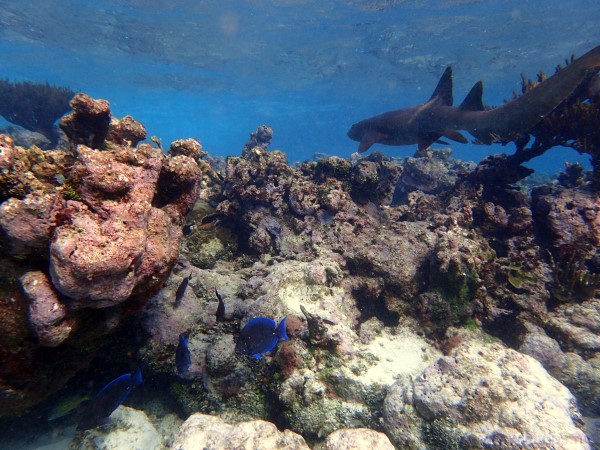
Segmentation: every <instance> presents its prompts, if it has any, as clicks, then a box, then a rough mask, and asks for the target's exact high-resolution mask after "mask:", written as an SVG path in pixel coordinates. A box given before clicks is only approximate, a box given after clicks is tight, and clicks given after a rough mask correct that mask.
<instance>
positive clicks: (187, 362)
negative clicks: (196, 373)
mask: <svg viewBox="0 0 600 450" xmlns="http://www.w3.org/2000/svg"><path fill="white" fill-rule="evenodd" d="M175 365H176V366H177V373H178V374H179V375H184V374H185V373H186V372H187V371H188V369H189V368H190V366H191V365H192V354H191V353H190V349H189V348H188V338H186V337H183V335H182V334H180V335H179V344H178V345H177V350H176V351H175Z"/></svg>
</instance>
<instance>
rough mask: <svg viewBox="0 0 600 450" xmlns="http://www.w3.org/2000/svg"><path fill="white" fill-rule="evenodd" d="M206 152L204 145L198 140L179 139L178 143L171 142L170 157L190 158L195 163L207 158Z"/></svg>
mask: <svg viewBox="0 0 600 450" xmlns="http://www.w3.org/2000/svg"><path fill="white" fill-rule="evenodd" d="M207 154H208V153H206V152H205V151H204V150H202V144H200V142H199V141H198V140H196V139H193V138H190V139H178V140H176V141H173V142H171V147H170V148H169V155H170V156H179V155H184V156H189V157H190V158H192V159H193V160H195V161H198V160H200V159H201V158H203V157H204V156H206V155H207Z"/></svg>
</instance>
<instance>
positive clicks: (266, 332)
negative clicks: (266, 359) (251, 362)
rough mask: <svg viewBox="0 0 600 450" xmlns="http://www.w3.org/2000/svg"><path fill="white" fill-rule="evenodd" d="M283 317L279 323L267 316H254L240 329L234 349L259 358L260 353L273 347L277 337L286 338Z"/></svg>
mask: <svg viewBox="0 0 600 450" xmlns="http://www.w3.org/2000/svg"><path fill="white" fill-rule="evenodd" d="M285 319H286V318H285V317H284V318H283V319H281V322H279V325H277V322H275V321H274V320H273V319H269V318H268V317H254V318H252V319H250V320H249V321H248V323H247V324H246V325H245V326H244V328H242V331H240V335H239V336H238V340H237V343H236V345H235V351H236V352H238V353H242V354H243V355H248V356H252V357H253V358H256V359H261V358H262V355H263V354H265V353H268V352H270V351H271V350H273V349H274V348H275V346H276V345H277V342H278V341H279V339H283V340H287V339H288V336H287V334H286V331H285Z"/></svg>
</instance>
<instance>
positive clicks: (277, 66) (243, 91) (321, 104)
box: [0, 0, 600, 172]
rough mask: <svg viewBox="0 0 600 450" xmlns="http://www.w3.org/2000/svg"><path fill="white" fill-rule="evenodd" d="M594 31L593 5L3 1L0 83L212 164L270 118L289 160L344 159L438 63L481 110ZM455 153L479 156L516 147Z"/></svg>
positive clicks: (554, 156)
mask: <svg viewBox="0 0 600 450" xmlns="http://www.w3.org/2000/svg"><path fill="white" fill-rule="evenodd" d="M599 23H600V6H598V3H597V0H572V1H569V2H565V1H564V0H548V1H545V2H541V1H524V0H520V1H507V0H497V1H485V0H480V1H478V0H446V1H425V0H413V1H411V0H406V1H402V0H371V1H367V0H346V1H340V0H283V1H269V0H247V1H242V0H236V1H233V0H223V1H219V2H215V1H199V0H183V1H177V0H170V1H166V0H128V1H116V0H115V1H107V0H93V1H87V0H34V1H25V0H12V1H7V0H4V1H0V76H1V77H7V78H9V79H14V80H31V81H40V82H46V81H48V82H50V83H53V84H57V85H62V86H67V87H70V88H71V89H73V90H76V91H84V92H86V93H88V94H90V95H92V96H93V97H98V98H105V99H107V100H109V101H110V104H111V108H112V111H113V114H114V115H116V116H119V117H120V116H123V115H126V114H130V115H132V116H134V117H135V118H136V119H138V120H140V121H141V122H143V123H144V124H145V125H146V128H147V130H148V134H149V136H150V135H155V136H157V137H159V138H161V139H162V140H163V143H165V144H168V143H169V142H171V141H172V140H175V139H178V138H185V137H196V138H198V139H199V140H200V141H201V142H202V143H203V146H204V148H205V149H206V150H208V151H209V152H211V153H213V154H216V155H229V154H239V153H240V151H241V149H242V147H243V144H244V143H245V142H246V140H247V138H248V136H249V134H250V133H251V132H252V131H253V130H254V129H255V128H256V126H258V125H261V124H268V125H271V126H272V127H273V128H274V130H275V137H274V140H273V144H272V146H271V148H278V149H281V150H282V151H284V152H285V153H287V155H288V159H289V160H290V161H291V162H293V161H298V160H305V159H310V158H311V157H312V156H313V153H314V152H323V153H329V154H336V155H340V156H344V157H348V156H349V155H350V154H351V153H352V152H354V151H356V148H357V143H356V142H353V141H351V140H350V139H349V138H347V136H346V132H347V130H348V128H349V127H350V125H351V124H352V123H354V122H357V121H359V120H361V119H364V118H366V117H369V116H372V115H375V114H379V113H381V112H385V111H388V110H392V109H398V108H400V107H405V106H409V105H411V104H414V103H421V102H423V101H425V100H427V99H428V98H429V96H430V95H431V92H432V91H433V88H434V87H435V84H436V83H437V80H438V78H439V76H440V75H441V73H442V72H443V70H444V68H445V67H446V66H447V65H452V66H453V67H454V80H455V89H454V94H455V102H459V101H461V100H462V97H463V96H464V95H465V93H466V92H467V91H468V90H469V88H470V87H471V86H472V84H473V83H475V81H477V80H479V79H481V80H483V81H484V102H485V103H486V104H489V105H498V104H501V103H502V102H503V100H504V99H508V98H510V97H511V96H512V92H513V91H516V90H518V89H519V87H520V74H521V73H525V74H526V75H527V76H529V77H532V78H533V77H534V76H535V74H536V72H537V71H538V70H544V71H546V72H547V73H552V72H553V70H554V67H555V66H556V64H558V63H560V62H562V61H563V60H564V59H565V58H566V57H568V56H570V55H571V54H572V53H575V54H578V55H580V54H582V53H584V52H585V51H587V50H589V49H591V48H592V47H594V46H596V45H598V44H599V43H600V27H599V26H598V24H599ZM375 148H376V149H380V150H383V151H384V152H385V153H387V154H389V155H393V156H405V155H411V154H412V153H413V152H414V150H415V149H414V147H386V146H381V145H377V146H375ZM453 148H454V154H455V156H457V157H459V158H461V159H470V160H475V161H478V160H480V159H481V158H482V157H483V156H485V155H486V154H489V153H497V152H501V151H507V152H511V153H512V151H513V148H512V147H506V148H503V147H501V146H492V147H481V146H473V145H461V144H456V145H454V146H453ZM566 159H568V160H569V161H581V162H586V161H587V158H586V157H581V156H579V155H577V154H576V153H575V152H573V151H570V150H566V149H559V150H555V151H552V152H550V153H549V155H545V156H544V157H542V158H541V159H538V160H536V161H535V162H534V164H533V165H534V166H535V167H537V168H538V169H541V170H543V171H548V172H552V171H556V170H560V169H561V168H562V166H563V164H564V161H565V160H566Z"/></svg>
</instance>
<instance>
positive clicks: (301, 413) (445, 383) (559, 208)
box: [0, 97, 600, 449]
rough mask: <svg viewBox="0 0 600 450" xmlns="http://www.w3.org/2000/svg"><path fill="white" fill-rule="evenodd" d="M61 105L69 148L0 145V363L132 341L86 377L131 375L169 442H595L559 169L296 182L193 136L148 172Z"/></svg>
mask: <svg viewBox="0 0 600 450" xmlns="http://www.w3.org/2000/svg"><path fill="white" fill-rule="evenodd" d="M89 101H90V102H92V101H91V100H89ZM73 104H74V108H75V112H74V113H73V116H67V117H66V118H65V120H64V121H63V129H64V130H65V132H66V134H67V136H69V139H70V140H71V142H72V151H71V152H39V151H38V150H36V149H35V148H33V149H29V150H25V149H20V148H18V147H15V146H14V145H12V144H11V142H10V140H9V138H4V141H3V142H5V144H3V145H4V147H2V148H3V149H4V148H5V147H6V148H7V149H9V150H10V151H12V152H13V153H14V154H16V155H22V156H21V157H20V159H14V160H11V161H14V162H11V163H10V164H7V165H6V167H7V170H6V171H3V172H2V177H3V178H2V180H3V181H2V183H0V189H1V190H0V192H1V193H2V195H4V197H3V199H4V201H3V203H2V204H1V205H0V225H1V226H2V230H3V232H4V233H5V236H7V239H5V240H3V247H2V252H3V258H4V259H5V260H6V261H8V262H9V263H10V264H9V265H6V266H5V267H7V268H12V269H10V270H6V269H3V270H5V271H6V273H4V272H3V273H1V275H2V276H3V277H5V279H7V280H8V279H11V277H13V278H12V279H13V282H12V284H9V288H10V289H12V291H11V292H14V299H15V300H14V302H13V303H10V302H5V304H4V305H2V307H3V309H5V310H6V311H8V312H11V311H12V314H8V315H4V316H0V317H2V318H1V319H0V320H3V321H4V323H5V324H6V327H5V329H7V330H10V332H5V333H4V334H3V335H2V340H1V341H0V343H1V345H2V348H3V349H11V351H12V355H17V356H18V357H23V355H28V356H29V355H33V357H32V359H31V360H32V361H34V362H35V361H39V360H40V359H39V358H40V356H39V355H44V353H43V352H44V351H48V350H50V349H51V350H53V351H55V352H57V353H60V352H64V354H65V357H66V361H67V363H68V362H69V361H72V360H71V359H69V358H72V357H73V354H77V353H76V352H77V351H83V349H84V348H86V347H83V343H88V344H89V342H90V340H91V339H92V338H93V337H95V336H99V335H103V334H106V333H108V332H109V331H110V330H113V329H116V330H117V331H116V332H117V333H121V335H120V336H121V339H122V338H123V336H124V335H125V336H127V338H128V339H131V340H132V341H134V342H136V344H135V345H132V346H129V345H126V346H125V347H126V348H123V349H119V348H118V346H119V345H122V341H116V342H113V343H112V344H111V345H112V346H111V347H110V349H111V350H112V351H114V354H113V353H112V352H108V351H106V352H104V356H103V358H102V361H103V362H104V363H105V364H110V363H111V362H112V361H113V360H114V358H115V357H116V355H120V357H121V358H124V356H123V355H127V357H128V358H131V359H133V360H135V361H136V362H137V363H138V364H143V365H144V372H145V376H144V378H145V379H148V380H149V381H148V383H149V384H150V387H149V388H148V391H151V392H152V393H153V396H154V397H157V396H158V397H160V398H164V399H168V400H169V402H171V404H173V405H175V408H176V409H177V410H178V412H179V413H180V415H181V416H182V418H183V419H186V418H187V421H186V423H185V424H184V425H183V426H182V428H181V429H180V431H179V433H178V434H177V436H176V437H175V438H174V439H175V440H174V442H169V443H163V445H171V448H179V447H180V446H184V445H198V446H204V445H208V444H207V442H226V441H227V442H230V443H231V442H234V443H236V445H238V443H239V445H247V444H246V443H244V442H253V443H254V442H259V441H260V442H261V443H262V444H264V446H267V445H270V444H267V443H270V442H272V443H273V444H272V448H277V446H284V445H288V446H290V447H291V448H307V447H309V446H310V447H312V446H315V445H317V446H322V448H350V447H348V445H349V444H348V442H351V441H353V440H355V442H357V443H358V442H360V443H361V444H360V445H361V446H362V447H358V444H357V448H365V446H378V448H386V447H387V448H392V445H396V446H397V447H398V448H409V449H434V448H487V447H493V446H500V447H502V448H523V449H538V448H550V447H551V446H553V445H554V447H553V448H581V449H586V448H590V445H593V446H597V445H598V444H597V443H596V442H595V441H594V439H595V436H596V434H595V432H594V429H593V426H592V425H593V423H594V420H595V418H596V417H598V416H599V415H600V409H599V404H598V401H597V399H598V398H599V397H598V395H597V393H598V389H599V386H600V372H599V371H598V367H600V366H599V365H598V351H599V347H598V345H599V342H600V341H599V340H598V332H599V329H598V326H597V323H598V320H596V319H597V318H598V316H599V311H600V310H599V309H598V307H599V305H600V303H599V301H600V300H599V299H598V288H599V287H600V275H599V274H600V254H599V253H598V248H599V245H598V244H599V242H598V240H599V239H600V228H599V227H600V222H599V221H598V214H599V212H600V204H599V203H598V197H597V193H596V192H595V191H594V188H593V183H591V182H589V180H586V179H585V178H584V177H580V176H578V175H577V173H578V172H577V170H576V168H567V172H568V173H565V174H564V175H563V176H562V177H561V178H560V179H561V180H562V183H563V184H562V185H561V184H557V183H554V184H551V185H544V186H537V187H535V188H533V189H529V188H527V187H525V186H521V187H520V188H519V187H518V186H516V185H514V183H516V182H517V181H518V180H519V176H517V175H518V174H517V175H515V176H514V177H513V178H512V181H511V183H513V185H509V184H508V183H499V184H498V185H494V184H493V183H489V182H488V180H489V179H493V178H488V177H490V175H489V174H490V173H492V174H494V172H493V169H492V168H493V167H500V166H501V165H498V164H494V163H490V161H492V160H494V158H489V159H487V160H485V161H483V162H482V163H481V164H480V165H479V166H477V167H474V165H473V164H466V163H461V162H460V161H456V160H454V159H453V158H452V157H451V154H450V152H449V151H447V150H444V151H428V152H423V153H422V154H417V155H415V157H414V158H408V159H406V160H402V161H395V160H392V159H390V158H387V157H385V156H384V155H382V154H378V153H375V154H372V155H370V156H368V157H366V158H362V159H356V160H346V159H343V158H339V157H327V158H323V159H320V160H318V161H311V162H306V163H303V164H300V165H298V166H295V167H292V166H290V165H289V164H288V163H287V160H286V156H285V154H284V153H282V152H280V151H269V150H268V144H269V142H270V138H271V136H272V130H271V129H270V128H268V127H266V126H263V127H260V128H259V129H258V130H257V131H256V132H255V133H253V134H252V136H251V139H250V141H249V142H248V144H247V145H246V146H245V148H244V150H243V153H242V156H240V157H229V158H227V159H226V160H225V161H223V162H221V163H220V164H219V167H222V169H220V170H218V171H215V170H214V168H212V167H211V165H210V164H209V163H208V162H207V161H208V159H206V158H205V156H206V155H205V154H204V152H203V151H202V148H201V146H200V144H199V143H198V142H197V141H194V140H182V141H176V142H175V143H173V144H172V146H171V149H170V151H169V155H168V156H164V155H162V153H161V152H160V151H159V150H158V149H156V148H153V147H151V146H150V145H148V144H143V143H142V144H137V142H138V139H139V138H141V136H142V135H141V133H140V132H139V130H140V128H139V124H137V123H136V122H135V121H133V120H132V119H127V120H125V119H122V120H120V121H116V120H115V119H113V118H111V117H110V115H108V116H107V113H106V105H105V104H103V103H101V102H98V103H88V102H87V99H86V98H85V97H84V98H78V99H77V101H75V102H74V103H73ZM78 114H82V116H81V117H86V120H82V121H81V122H80V121H78V119H77V117H78ZM89 115H91V116H93V117H95V116H97V117H99V120H98V122H97V123H95V124H90V122H89V120H87V117H88V116H89ZM92 130H93V131H92ZM116 130H120V131H118V132H117V131H116ZM99 136H100V137H101V139H100V138H99ZM117 136H121V137H117ZM97 139H100V141H101V142H102V144H101V148H93V146H94V145H98V141H97ZM136 144H137V145H136ZM132 145H136V146H135V147H132ZM7 154H8V153H7ZM500 159H502V157H500ZM17 162H18V164H17ZM2 167H4V166H2ZM14 167H19V168H21V169H20V170H16V169H14ZM49 167H52V169H49ZM56 167H58V168H61V169H60V170H61V172H60V173H62V174H64V175H63V177H64V178H63V179H56V177H53V176H50V175H46V174H52V173H54V172H53V171H55V170H56V169H55V168H56ZM215 167H216V164H215ZM490 170H491V172H490ZM486 173H487V175H484V174H486ZM494 176H496V177H498V178H503V177H504V176H505V174H504V172H502V171H500V172H496V173H495V174H494ZM4 180H5V181H4ZM482 180H485V182H484V181H482ZM505 181H506V180H505ZM134 200H135V201H134ZM188 212H189V214H188ZM17 213H19V214H17ZM17 219H18V220H20V222H19V223H21V225H19V226H13V225H12V224H14V223H17V222H16V221H17ZM182 235H184V237H183V238H182ZM180 239H181V254H180V255H179V258H178V250H179V243H180ZM142 244H143V245H142ZM108 261H110V264H109V263H108ZM176 261H177V263H176V264H175V262H176ZM171 269H172V270H171ZM169 273H170V275H169ZM23 293H24V294H23ZM50 304H52V305H54V304H56V305H57V306H56V308H55V309H51V311H48V309H47V305H50ZM142 306H143V307H142ZM11 308H12V309H11ZM132 313H135V314H132ZM127 314H130V317H129V319H128V321H127V327H126V329H125V330H124V329H123V327H120V328H119V327H117V324H118V323H119V322H120V321H121V319H122V318H123V317H124V316H125V315H127ZM257 316H266V317H270V318H273V319H275V320H276V321H277V322H279V321H280V320H281V319H282V318H283V317H287V334H288V336H289V338H290V339H289V340H286V341H280V342H279V344H278V345H277V347H276V348H275V349H274V350H273V351H272V352H270V353H268V354H267V355H266V356H265V357H264V359H262V360H257V359H254V358H251V357H248V356H246V355H241V354H237V353H236V352H235V346H236V339H237V337H238V334H239V332H240V329H241V328H242V326H243V325H245V324H246V323H247V322H248V320H250V319H251V318H253V317H257ZM92 324H93V325H92ZM24 329H26V330H24ZM29 329H31V330H33V332H30V331H28V330H29ZM33 333H35V337H36V340H35V344H32V342H33V336H34V335H33ZM179 335H183V336H185V337H186V338H187V340H188V347H189V350H190V353H191V365H190V367H189V369H187V371H185V373H179V374H178V373H177V371H176V368H175V349H176V347H177V345H178V342H179ZM24 342H26V343H27V345H24ZM87 348H89V347H87ZM14 349H18V350H17V351H15V350H14ZM6 352H7V353H8V350H6ZM27 352H29V353H27ZM52 355H53V356H54V355H56V353H53V354H52ZM79 357H80V358H82V357H81V356H79ZM45 358H46V360H47V358H49V357H48V356H45ZM83 359H84V360H85V361H89V356H88V357H87V358H83ZM536 360H537V361H536ZM121 363H122V360H121ZM10 367H11V368H13V369H12V370H15V369H14V368H15V367H16V363H14V364H13V365H11V366H10ZM38 367H39V366H38ZM78 367H79V366H77V365H74V367H73V368H71V373H73V372H75V371H76V370H77V368H78ZM36 370H37V369H36ZM67 376H68V375H67ZM5 380H6V381H5ZM9 380H10V378H8V377H7V378H4V379H3V382H4V383H5V384H7V383H8V382H9ZM11 389H14V388H13V387H11ZM28 389H31V387H28ZM48 389H49V388H48V386H47V385H46V386H44V385H42V386H41V388H40V391H39V392H45V391H48ZM3 392H7V393H10V392H11V391H10V390H8V389H7V390H4V391H3ZM28 392H29V391H28ZM5 397H6V398H8V396H6V395H5ZM39 397H41V395H40V394H38V398H39ZM29 398H30V399H31V398H33V396H31V397H29ZM134 401H136V402H137V404H136V406H140V407H149V408H150V409H152V408H154V406H153V404H152V401H151V400H146V403H145V402H144V401H142V400H134ZM32 402H33V401H32ZM22 404H24V402H23V401H22V403H21V405H22ZM217 416H218V417H217ZM188 417H189V418H188ZM157 426H158V425H157V424H156V423H155V424H154V428H156V429H158V428H157ZM586 426H587V428H586ZM584 428H585V432H584V431H583V430H584ZM86 433H92V432H86ZM93 433H97V431H94V432H93ZM88 436H91V435H88ZM242 436H243V437H242ZM243 439H247V441H244V442H242V441H241V440H243ZM148 445H150V444H148ZM152 445H154V444H152ZM223 445H225V444H223ZM248 445H249V444H248ZM561 445H562V447H561ZM344 446H346V447H344Z"/></svg>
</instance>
